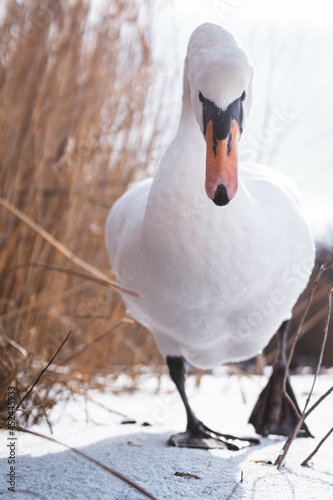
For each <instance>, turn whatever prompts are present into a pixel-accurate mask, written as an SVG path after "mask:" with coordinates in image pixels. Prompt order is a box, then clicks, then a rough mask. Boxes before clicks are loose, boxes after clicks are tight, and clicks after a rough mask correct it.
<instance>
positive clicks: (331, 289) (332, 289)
mask: <svg viewBox="0 0 333 500" xmlns="http://www.w3.org/2000/svg"><path fill="white" fill-rule="evenodd" d="M332 258H333V254H330V256H329V257H328V259H327V260H326V262H325V263H324V264H323V265H322V266H321V268H320V271H319V272H318V274H317V276H316V279H315V282H314V286H313V287H312V291H311V294H310V297H309V301H308V304H307V307H306V310H305V314H303V316H302V319H301V324H300V326H299V328H298V330H297V332H296V335H295V339H294V343H293V348H292V351H291V356H292V354H293V352H294V349H295V344H296V342H297V339H298V335H297V334H298V333H299V332H300V328H301V325H302V322H303V321H304V319H305V315H306V313H307V311H308V309H309V306H310V302H311V296H312V295H313V293H314V290H315V285H316V283H318V281H319V279H320V277H321V275H322V273H323V272H324V271H325V270H326V269H327V267H328V265H329V263H330V261H331V259H332ZM332 293H333V287H329V291H328V313H327V318H326V324H325V329H324V335H323V339H322V343H321V349H320V354H319V360H318V364H317V369H316V373H315V376H314V379H313V383H312V386H311V389H310V392H309V395H308V397H307V400H306V402H305V406H304V409H303V412H302V414H301V415H299V414H298V411H297V408H296V406H295V405H294V403H293V401H291V398H290V397H289V396H288V395H287V393H286V380H287V375H288V371H287V370H288V369H289V365H290V362H291V356H289V358H288V363H287V367H286V370H285V374H284V384H283V392H284V396H285V397H286V398H287V399H288V400H290V401H291V405H292V407H293V409H294V411H295V414H296V416H297V418H298V421H297V424H296V425H295V428H294V429H293V431H292V433H291V434H290V435H289V436H288V439H287V441H286V443H285V445H284V447H283V449H282V451H281V453H280V454H279V456H278V457H277V459H276V461H275V463H274V465H276V466H277V468H278V469H280V468H281V467H282V465H283V462H284V460H285V458H286V455H287V453H288V451H289V448H290V446H291V444H292V442H293V441H294V439H295V437H296V436H297V434H298V433H299V431H300V429H301V427H302V425H303V423H304V421H305V419H306V418H307V417H308V416H309V414H310V413H311V412H312V411H313V410H314V409H315V408H316V407H317V406H318V404H320V402H321V401H322V400H323V399H324V398H325V397H327V396H328V394H330V392H331V391H332V390H333V387H332V388H331V389H330V390H329V391H327V393H325V394H324V395H323V396H322V398H320V400H318V401H317V402H316V403H315V404H314V405H312V407H311V408H310V409H309V410H308V411H306V410H307V407H308V405H309V403H310V400H311V397H312V393H313V389H314V386H315V383H316V380H317V377H318V373H319V370H320V367H321V363H322V359H323V354H324V350H325V346H326V341H327V336H328V328H329V324H330V319H331V309H332Z"/></svg>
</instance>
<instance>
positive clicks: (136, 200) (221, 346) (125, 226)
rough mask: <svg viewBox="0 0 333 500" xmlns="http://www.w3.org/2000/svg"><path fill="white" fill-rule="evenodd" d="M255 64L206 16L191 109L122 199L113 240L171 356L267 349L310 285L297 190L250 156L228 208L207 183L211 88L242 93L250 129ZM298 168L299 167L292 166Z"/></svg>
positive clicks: (111, 228) (219, 359) (112, 219)
mask: <svg viewBox="0 0 333 500" xmlns="http://www.w3.org/2000/svg"><path fill="white" fill-rule="evenodd" d="M252 74H253V70H252V66H251V64H250V62H249V60H248V57H247V55H246V54H245V52H244V51H243V50H242V49H241V48H240V47H239V46H238V45H237V43H236V42H235V40H234V38H233V37H232V35H231V34H229V33H228V32H227V31H225V30H224V29H222V28H221V27H219V26H216V25H212V24H204V25H202V26H200V27H199V28H197V30H196V31H195V32H194V33H193V35H192V37H191V40H190V42H189V48H188V54H187V58H186V60H185V69H184V94H183V111H182V115H181V119H180V124H179V128H178V130H177V133H176V136H175V139H174V140H173V142H172V143H171V144H170V146H169V148H168V149H167V151H166V153H165V154H164V156H163V158H162V160H161V163H160V166H159V169H158V172H157V174H156V176H155V178H154V179H147V180H145V181H143V182H140V183H138V184H137V185H136V186H134V187H133V188H131V189H129V190H128V191H127V192H126V193H125V194H124V195H123V196H122V197H121V198H120V199H119V200H118V201H117V202H116V203H115V204H114V205H113V207H112V209H111V211H110V213H109V216H108V219H107V222H106V245H107V251H108V254H109V258H110V261H111V264H112V266H113V268H114V270H115V273H116V277H117V280H118V282H119V283H120V284H121V285H124V286H126V287H128V288H131V289H132V290H135V291H137V292H140V294H141V295H142V297H140V298H137V297H133V296H131V295H127V294H123V295H122V297H123V300H124V302H125V304H126V307H127V309H128V311H129V313H130V314H131V315H132V316H133V317H134V318H135V319H137V320H138V321H139V322H140V323H141V324H143V325H144V326H146V327H147V328H148V329H149V330H151V331H152V332H153V334H154V336H155V339H156V342H157V345H158V348H159V349H160V351H161V353H162V354H164V355H166V356H183V357H184V358H185V359H186V360H187V361H189V362H190V363H192V364H193V365H195V366H197V367H201V368H211V367H213V366H216V365H219V364H221V363H224V362H233V361H240V360H243V359H247V358H250V357H252V356H254V355H256V354H257V353H258V351H259V350H260V349H263V348H264V347H265V346H266V345H267V343H268V342H269V340H270V339H271V337H272V336H273V335H274V334H275V333H276V331H277V330H278V328H279V327H280V325H281V323H282V322H283V321H284V320H286V319H288V318H289V317H290V315H291V310H292V308H293V306H294V304H295V302H296V300H297V298H298V297H299V295H300V293H301V292H302V291H303V289H304V288H305V286H306V284H307V282H308V279H309V275H310V273H311V270H312V267H313V262H314V245H313V241H312V237H311V234H310V231H309V228H308V225H307V223H306V221H305V219H304V217H303V215H302V211H301V208H300V203H299V201H298V196H297V190H296V188H295V187H294V186H293V185H292V183H291V181H289V180H288V178H286V177H285V176H283V175H282V174H280V173H278V172H277V171H275V170H272V169H270V168H268V167H266V166H261V165H257V164H245V163H244V164H242V163H240V165H239V175H238V191H237V193H236V195H235V196H234V198H233V199H232V200H231V201H230V203H228V204H227V205H226V206H216V205H215V204H214V203H213V202H212V200H211V199H209V198H208V196H207V194H206V193H205V162H206V142H205V137H204V123H203V105H202V102H201V101H200V99H199V98H198V94H199V92H201V93H202V95H204V96H205V98H206V99H208V100H209V101H211V102H213V103H214V104H215V105H216V106H217V107H218V108H220V109H221V110H225V109H226V108H227V107H228V105H229V104H230V103H232V102H233V101H234V100H235V99H237V98H239V97H240V96H241V94H242V93H243V92H244V91H245V92H246V98H245V100H244V102H243V128H244V124H245V121H246V118H247V116H248V114H249V111H250V107H251V100H252ZM290 168H292V165H291V166H290Z"/></svg>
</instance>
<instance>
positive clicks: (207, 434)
mask: <svg viewBox="0 0 333 500" xmlns="http://www.w3.org/2000/svg"><path fill="white" fill-rule="evenodd" d="M233 441H243V442H246V443H248V444H247V445H248V446H253V445H256V444H259V443H260V441H259V440H258V439H256V438H244V437H242V438H239V437H236V436H231V435H230V434H221V433H220V432H216V431H213V430H212V429H210V428H209V427H207V426H206V425H205V424H204V423H203V422H200V421H197V422H195V423H192V424H191V426H190V428H188V429H187V430H186V432H181V433H180V434H175V435H173V436H171V437H170V438H169V440H168V445H170V446H176V447H179V448H202V449H205V450H209V449H214V448H220V449H228V450H234V451H237V450H239V449H240V447H239V446H237V445H236V444H234V443H233Z"/></svg>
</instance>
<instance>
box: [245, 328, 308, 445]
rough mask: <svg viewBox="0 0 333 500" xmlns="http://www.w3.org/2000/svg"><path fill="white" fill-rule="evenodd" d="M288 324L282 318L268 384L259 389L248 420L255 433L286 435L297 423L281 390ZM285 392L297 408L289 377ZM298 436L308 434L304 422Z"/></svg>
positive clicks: (306, 435)
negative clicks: (282, 321) (259, 392)
mask: <svg viewBox="0 0 333 500" xmlns="http://www.w3.org/2000/svg"><path fill="white" fill-rule="evenodd" d="M288 327H289V322H288V321H285V322H284V323H282V325H281V327H280V329H279V331H278V332H277V334H276V336H277V354H276V358H275V360H274V365H273V373H272V375H271V377H270V379H269V381H268V384H267V385H266V387H265V388H264V389H263V391H262V392H261V394H260V396H259V398H258V401H257V403H256V405H255V407H254V409H253V411H252V413H251V416H250V419H249V422H250V424H252V425H253V426H254V428H255V430H256V432H257V433H258V434H261V435H262V436H268V434H277V435H280V436H289V434H290V433H291V432H292V430H293V429H294V428H295V425H296V422H297V417H296V415H295V413H294V410H293V408H292V406H291V405H290V403H289V402H288V400H287V399H286V398H285V397H284V395H283V393H282V386H283V378H284V372H285V368H286V342H287V337H288ZM286 391H287V393H288V395H289V396H290V398H291V399H292V401H293V402H294V404H295V406H296V408H297V410H298V411H299V407H298V404H297V400H296V396H295V394H294V391H293V389H292V387H291V384H290V380H289V377H288V378H287V384H286ZM299 436H303V437H312V436H311V433H310V431H309V429H308V428H307V426H306V424H303V426H302V428H301V432H300V433H299Z"/></svg>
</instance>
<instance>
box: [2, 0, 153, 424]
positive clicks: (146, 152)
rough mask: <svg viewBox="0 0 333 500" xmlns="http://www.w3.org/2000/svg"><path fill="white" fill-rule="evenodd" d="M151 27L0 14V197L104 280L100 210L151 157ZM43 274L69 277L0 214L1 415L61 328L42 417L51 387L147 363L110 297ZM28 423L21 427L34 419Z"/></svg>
mask: <svg viewBox="0 0 333 500" xmlns="http://www.w3.org/2000/svg"><path fill="white" fill-rule="evenodd" d="M150 15H151V5H150V3H149V2H146V3H142V2H140V6H139V5H138V2H135V0H132V1H127V2H123V1H122V0H113V1H110V3H109V5H108V7H107V8H105V10H104V11H103V12H102V13H100V18H99V20H98V21H92V20H91V18H90V17H89V16H90V14H89V7H88V4H87V3H86V2H84V1H83V0H76V1H71V2H60V1H59V0H44V1H43V2H37V1H36V0H31V1H26V2H20V3H17V2H7V4H6V12H5V17H4V19H3V21H2V26H1V30H2V33H3V35H4V36H3V39H2V44H1V53H0V57H1V66H0V88H1V94H0V95H1V97H0V99H1V102H0V106H1V110H2V113H1V117H0V130H1V137H2V141H1V143H0V160H1V174H0V175H1V182H0V186H1V193H0V194H1V196H2V197H3V198H4V199H6V200H8V201H9V202H10V203H11V204H12V205H14V206H15V207H16V208H17V209H18V210H20V211H21V212H23V213H24V214H25V215H26V216H28V217H29V218H30V219H32V220H33V221H35V222H36V223H37V224H38V225H39V226H41V227H42V228H43V229H44V230H45V231H47V232H48V233H49V234H50V235H52V236H53V237H54V238H55V239H57V240H59V241H60V242H61V243H62V245H64V247H66V248H67V249H68V250H69V251H70V252H72V253H73V254H74V255H76V256H78V257H79V258H82V259H84V260H85V261H86V262H89V263H90V264H91V265H93V266H95V268H97V269H99V270H100V271H102V272H103V273H106V274H109V275H110V271H111V270H110V268H109V263H108V258H107V255H106V251H105V245H104V222H105V219H106V216H107V213H108V210H109V208H110V206H111V205H112V203H113V202H114V201H115V200H116V199H117V198H118V197H119V196H120V195H121V194H122V193H123V192H124V191H125V190H126V189H127V187H128V185H129V183H130V182H131V181H132V180H133V179H134V178H135V176H136V175H138V172H144V171H145V170H146V169H147V168H148V166H149V165H150V163H151V158H152V155H153V154H154V150H153V148H152V144H156V145H158V120H159V116H158V115H156V116H149V119H150V122H151V124H152V127H151V130H152V132H151V135H150V136H149V134H147V131H144V129H143V127H142V124H143V117H144V113H145V109H146V100H145V94H146V93H147V92H148V90H149V88H150V86H151V72H150V68H151V51H150V37H151V33H150V28H149V25H150ZM147 135H148V136H147ZM31 263H39V264H47V265H48V266H49V269H45V268H38V267H29V265H31ZM51 266H53V267H57V268H66V269H73V270H75V271H77V270H80V269H77V267H76V266H75V265H74V264H73V263H72V262H70V261H68V259H67V258H66V257H64V256H63V255H62V254H61V253H60V252H59V251H58V250H57V249H56V248H54V247H53V246H51V245H50V244H49V242H47V241H45V239H44V238H42V237H41V235H40V234H38V233H37V232H36V231H34V230H33V229H32V228H31V227H29V226H27V225H26V224H25V223H24V222H23V221H20V220H19V219H18V218H17V217H15V216H14V215H13V214H11V213H9V212H8V211H7V210H5V209H4V208H1V273H2V274H1V276H0V280H1V281H0V286H1V299H0V315H1V316H0V321H1V323H0V327H1V336H0V359H1V365H2V370H1V373H0V400H1V401H3V403H4V404H3V405H2V408H1V409H2V410H4V409H5V408H4V407H5V401H6V391H7V386H8V385H9V384H13V383H14V382H15V383H16V385H17V391H18V397H19V395H20V394H22V395H23V393H24V391H26V390H27V388H29V386H31V384H32V383H33V382H34V380H35V379H36V377H37V374H38V372H39V371H40V367H41V366H42V365H43V364H45V363H46V362H47V361H48V360H49V359H50V358H51V357H52V355H53V353H54V352H55V351H56V350H57V348H58V346H59V345H60V344H61V342H62V340H63V339H64V337H65V336H66V334H67V333H68V331H69V330H70V329H72V330H73V334H72V337H71V339H70V341H69V342H68V343H67V344H66V345H65V346H64V348H63V350H62V352H61V353H60V354H59V359H58V364H60V365H61V364H63V365H65V364H66V366H67V369H66V370H64V371H63V372H62V373H60V372H59V370H58V371H52V370H51V371H48V372H47V373H46V374H45V375H44V377H43V382H42V381H41V384H40V385H39V387H38V389H35V390H34V393H33V395H32V398H30V401H29V407H31V406H33V405H35V406H38V405H39V404H40V400H42V401H43V404H44V406H46V408H47V407H48V406H52V404H53V402H54V397H55V394H54V389H53V392H52V397H51V396H50V391H51V390H52V387H53V386H54V382H55V381H57V382H58V385H57V387H58V388H60V389H57V390H61V388H62V390H63V392H64V393H68V394H69V393H70V392H72V391H73V390H75V388H74V385H75V381H78V383H79V384H82V382H83V381H85V380H86V381H88V382H89V383H93V381H92V380H91V378H92V377H93V376H94V375H95V374H97V373H98V374H100V375H106V374H109V373H110V372H112V371H113V367H115V366H117V367H119V366H123V369H124V370H125V371H126V370H127V371H130V372H131V373H132V374H133V370H132V367H134V366H135V365H137V364H138V363H140V362H142V361H144V363H145V364H154V363H155V364H156V358H159V355H158V353H157V351H156V349H155V345H154V342H153V340H152V338H151V335H150V334H148V335H147V334H146V332H144V330H143V328H141V327H140V326H138V325H137V324H134V323H133V322H131V323H129V322H122V321H121V320H122V318H123V317H124V315H125V311H124V307H123V305H122V302H121V300H120V298H119V296H118V294H117V293H115V292H114V291H113V290H112V289H108V288H105V287H102V286H100V285H99V284H98V283H92V282H90V281H88V280H85V279H83V278H80V277H79V276H76V275H75V274H71V273H69V274H68V273H61V272H58V271H55V270H51V269H50V268H51ZM110 277H111V275H110ZM114 325H116V326H114ZM103 334H104V335H103ZM97 338H99V340H98V341H97V342H95V340H96V339H97ZM87 345H89V348H88V349H84V347H85V346H87ZM143 353H144V355H143ZM66 360H67V362H66ZM65 362H66V363H65ZM69 373H70V377H69V376H68V375H69ZM67 389H69V391H68V390H67ZM37 390H39V395H38V397H37ZM0 411H1V410H0ZM32 414H33V412H30V413H27V414H23V415H26V419H27V418H28V416H29V415H30V421H34V419H35V417H33V415H32ZM39 414H40V412H38V411H36V412H35V415H36V419H37V418H38V416H39Z"/></svg>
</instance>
